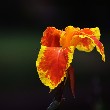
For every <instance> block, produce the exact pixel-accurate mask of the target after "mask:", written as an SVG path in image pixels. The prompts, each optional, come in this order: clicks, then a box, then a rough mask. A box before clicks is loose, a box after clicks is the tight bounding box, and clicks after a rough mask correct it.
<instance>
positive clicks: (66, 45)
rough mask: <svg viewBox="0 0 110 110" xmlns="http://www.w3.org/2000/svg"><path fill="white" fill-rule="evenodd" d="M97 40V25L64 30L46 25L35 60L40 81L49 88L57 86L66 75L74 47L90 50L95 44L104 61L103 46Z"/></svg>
mask: <svg viewBox="0 0 110 110" xmlns="http://www.w3.org/2000/svg"><path fill="white" fill-rule="evenodd" d="M99 40H100V31H99V28H98V27H96V28H84V29H80V28H75V27H73V26H68V27H66V28H65V30H64V31H63V30H58V29H56V28H55V27H47V29H46V30H45V31H44V33H43V37H42V38H41V49H40V51H39V55H38V58H37V61H36V67H37V71H38V75H39V78H40V80H41V82H42V83H43V84H44V85H46V86H49V88H50V89H54V88H55V87H57V86H58V85H59V84H60V83H61V82H62V81H63V80H64V77H66V73H67V69H68V68H69V67H70V63H71V62H72V59H73V54H74V50H75V48H77V49H78V50H80V51H85V52H90V51H92V50H93V49H94V47H95V46H96V49H97V51H98V52H99V53H100V54H101V55H102V60H103V61H105V54H104V47H103V44H102V43H101V42H100V41H99Z"/></svg>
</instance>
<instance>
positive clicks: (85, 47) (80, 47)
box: [76, 35, 105, 61]
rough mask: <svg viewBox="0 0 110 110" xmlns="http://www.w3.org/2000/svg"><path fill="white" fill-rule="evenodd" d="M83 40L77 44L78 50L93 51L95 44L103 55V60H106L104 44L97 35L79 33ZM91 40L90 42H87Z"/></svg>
mask: <svg viewBox="0 0 110 110" xmlns="http://www.w3.org/2000/svg"><path fill="white" fill-rule="evenodd" d="M79 37H80V38H82V39H81V41H80V42H79V44H78V45H77V46H76V48H77V49H78V50H81V51H86V52H87V51H91V50H92V49H93V48H94V47H95V46H96V49H97V51H98V52H99V53H100V54H101V55H102V60H103V61H105V54H104V46H103V44H102V43H101V42H100V41H99V40H98V39H97V38H96V37H95V36H92V35H91V36H86V35H79ZM85 40H86V43H87V42H90V43H88V44H86V43H85Z"/></svg>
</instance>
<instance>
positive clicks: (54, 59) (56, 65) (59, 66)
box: [36, 46, 74, 89]
mask: <svg viewBox="0 0 110 110" xmlns="http://www.w3.org/2000/svg"><path fill="white" fill-rule="evenodd" d="M73 53H74V47H73V46H71V47H69V48H65V49H62V48H61V47H46V46H41V49H40V52H39V55H38V58H37V61H36V67H37V71H38V75H39V78H40V80H41V82H42V83H43V84H44V85H46V86H49V88H50V89H54V88H55V87H57V86H58V84H60V83H61V81H63V80H64V77H66V70H67V69H68V67H69V66H70V63H71V62H72V59H73Z"/></svg>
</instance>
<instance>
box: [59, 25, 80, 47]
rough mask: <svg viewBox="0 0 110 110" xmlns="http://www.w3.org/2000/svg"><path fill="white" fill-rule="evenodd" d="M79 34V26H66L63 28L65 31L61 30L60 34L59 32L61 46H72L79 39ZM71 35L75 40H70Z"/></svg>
mask: <svg viewBox="0 0 110 110" xmlns="http://www.w3.org/2000/svg"><path fill="white" fill-rule="evenodd" d="M79 34H80V28H75V27H73V26H67V27H66V28H65V31H64V32H62V34H61V38H60V45H61V46H62V47H63V48H65V47H69V46H73V44H74V46H75V45H76V44H77V42H78V40H79V39H77V37H78V35H79ZM73 37H74V39H75V42H74V41H73V40H72V39H73ZM76 39H77V40H76ZM73 42H74V43H73Z"/></svg>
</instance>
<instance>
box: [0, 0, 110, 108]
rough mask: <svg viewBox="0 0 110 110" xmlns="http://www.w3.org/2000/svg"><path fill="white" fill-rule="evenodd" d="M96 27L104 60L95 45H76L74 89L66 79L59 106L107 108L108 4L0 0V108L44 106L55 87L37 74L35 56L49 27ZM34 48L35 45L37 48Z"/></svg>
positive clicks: (97, 0)
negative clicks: (88, 49)
mask: <svg viewBox="0 0 110 110" xmlns="http://www.w3.org/2000/svg"><path fill="white" fill-rule="evenodd" d="M68 25H73V26H75V27H80V28H85V27H99V28H100V32H101V39H100V41H101V42H102V43H103V44H104V48H105V55H106V62H103V61H102V60H101V55H100V54H99V53H98V52H97V51H96V49H95V48H94V50H93V51H92V52H90V53H85V52H80V51H78V50H75V53H74V60H73V63H72V65H73V66H74V68H75V94H76V98H75V99H74V98H73V97H72V94H71V91H70V89H69V82H67V85H66V87H65V91H64V96H65V98H66V100H65V101H64V103H63V104H62V105H61V108H60V110H67V109H70V108H71V109H72V110H73V109H74V110H82V109H84V110H109V109H110V107H109V99H110V95H109V93H110V86H109V83H110V81H109V77H110V74H109V72H110V69H109V68H110V67H109V65H110V48H109V47H110V43H109V41H110V32H109V29H110V8H109V3H108V2H107V1H105V0H103V1H101V0H92V1H89V0H87V1H86V0H83V1H79V0H76V1H60V0H59V1H51V0H4V1H1V2H0V110H5V109H6V110H8V109H11V110H12V109H14V110H46V108H47V107H48V106H49V104H50V103H51V101H52V99H53V92H52V93H49V88H48V87H46V86H44V85H43V84H42V83H41V81H40V80H39V78H38V74H37V69H36V59H37V55H38V52H39V49H40V39H41V37H42V34H43V31H44V30H45V29H46V27H47V26H54V27H56V28H58V29H64V28H65V27H66V26H68ZM37 48H38V50H36V49H37Z"/></svg>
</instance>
